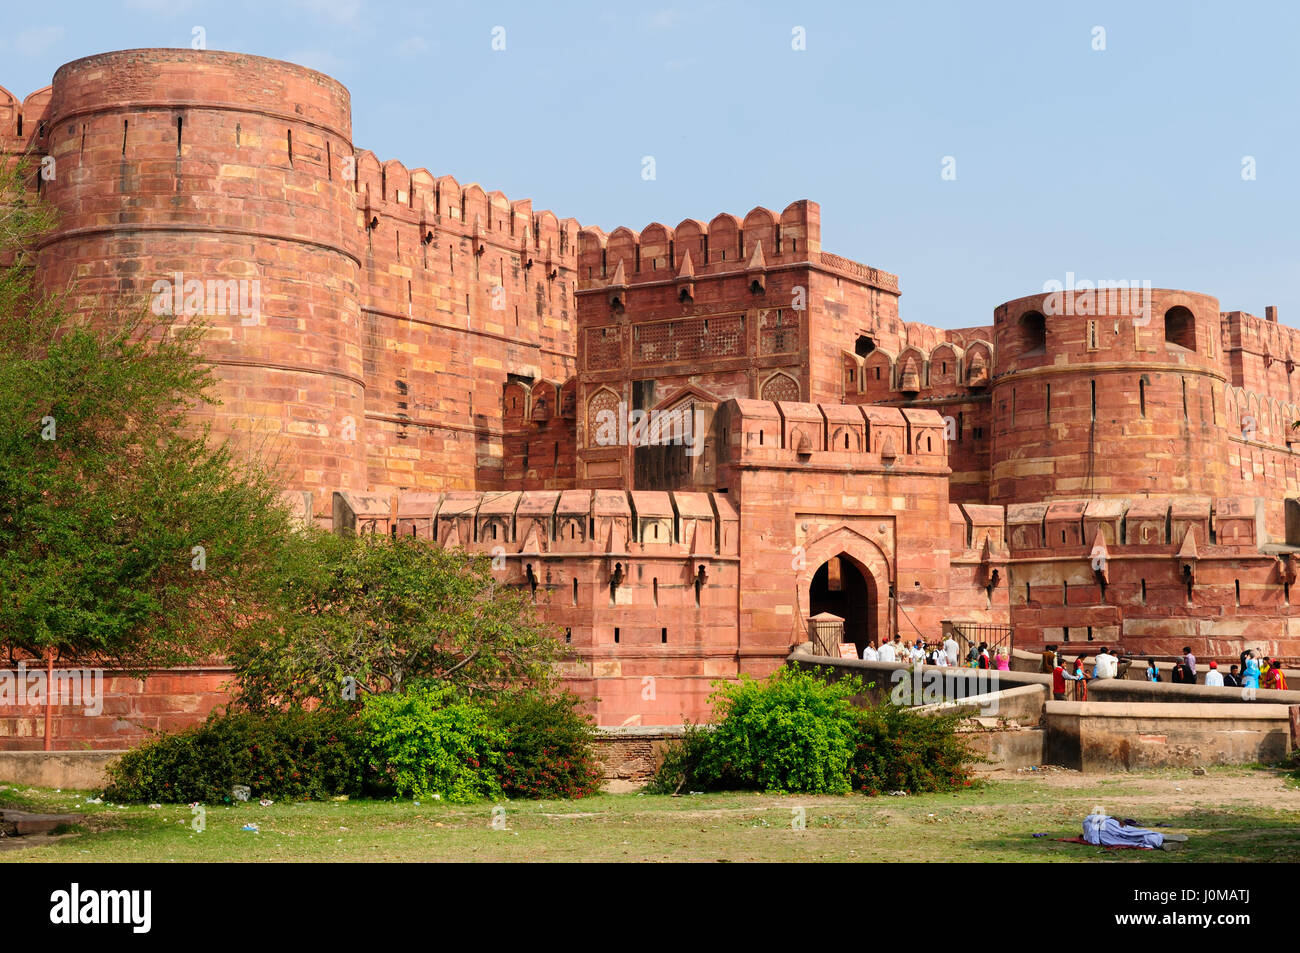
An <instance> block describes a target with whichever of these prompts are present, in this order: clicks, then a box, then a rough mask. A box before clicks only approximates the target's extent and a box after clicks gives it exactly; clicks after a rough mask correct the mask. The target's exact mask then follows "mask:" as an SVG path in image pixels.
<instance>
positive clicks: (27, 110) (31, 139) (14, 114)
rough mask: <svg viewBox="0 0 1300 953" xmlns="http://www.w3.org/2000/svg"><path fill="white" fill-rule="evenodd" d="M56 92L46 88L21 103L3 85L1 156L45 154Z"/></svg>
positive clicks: (1, 90)
mask: <svg viewBox="0 0 1300 953" xmlns="http://www.w3.org/2000/svg"><path fill="white" fill-rule="evenodd" d="M53 92H54V87H53V86H46V87H44V88H42V89H38V90H36V91H35V92H33V93H31V94H29V95H28V97H27V98H26V99H21V100H20V99H19V98H18V97H17V96H15V95H14V94H13V93H11V92H9V90H7V89H5V88H4V87H3V86H0V156H4V155H23V154H32V155H38V156H39V155H41V154H42V152H43V150H44V148H45V145H46V134H47V132H48V128H47V125H48V119H49V109H50V98H51V97H52V96H53Z"/></svg>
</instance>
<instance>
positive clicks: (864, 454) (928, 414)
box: [714, 399, 947, 469]
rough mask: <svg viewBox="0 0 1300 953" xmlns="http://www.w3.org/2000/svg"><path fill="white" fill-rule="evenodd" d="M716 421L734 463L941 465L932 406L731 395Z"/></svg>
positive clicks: (941, 445)
mask: <svg viewBox="0 0 1300 953" xmlns="http://www.w3.org/2000/svg"><path fill="white" fill-rule="evenodd" d="M714 427H715V429H716V430H717V433H718V435H719V440H720V441H721V443H722V445H723V447H724V449H725V451H726V453H727V454H729V455H730V457H731V459H732V461H733V463H736V464H758V463H767V464H776V463H779V462H781V461H799V462H803V463H840V464H843V465H848V466H852V467H854V468H857V469H869V468H874V467H879V468H890V467H893V466H895V465H899V466H901V467H944V466H946V462H947V442H946V441H945V440H944V421H943V418H942V417H941V416H940V415H939V414H937V413H936V412H935V411H933V410H918V409H914V408H901V409H900V408H898V407H885V406H875V405H870V404H814V403H799V402H792V401H766V400H745V399H732V400H729V401H727V402H726V403H724V404H722V405H721V407H719V409H718V414H717V416H716V418H715V420H714Z"/></svg>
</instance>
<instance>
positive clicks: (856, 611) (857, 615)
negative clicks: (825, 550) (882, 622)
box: [808, 553, 880, 657]
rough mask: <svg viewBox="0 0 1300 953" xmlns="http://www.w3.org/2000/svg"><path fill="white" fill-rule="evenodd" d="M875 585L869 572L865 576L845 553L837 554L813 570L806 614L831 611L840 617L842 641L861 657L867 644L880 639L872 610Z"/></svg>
mask: <svg viewBox="0 0 1300 953" xmlns="http://www.w3.org/2000/svg"><path fill="white" fill-rule="evenodd" d="M875 588H876V586H875V580H874V579H873V578H872V576H871V573H869V572H868V573H866V574H865V575H864V573H863V572H862V570H860V569H859V568H858V567H857V565H856V564H855V563H854V562H853V560H852V559H850V558H849V556H848V554H847V553H840V554H838V555H836V556H832V557H831V558H830V559H828V560H826V562H824V563H822V564H821V565H820V566H818V567H817V571H816V572H815V573H813V576H812V581H811V582H810V584H809V587H808V613H809V615H810V616H815V615H817V614H818V613H820V612H830V613H833V614H835V615H837V616H839V617H840V618H841V619H843V620H844V641H845V642H852V643H853V644H854V645H856V646H857V647H858V655H859V657H860V656H861V655H862V650H863V649H864V648H865V647H866V646H867V645H868V644H870V643H871V642H872V641H875V642H876V643H877V644H879V642H880V636H879V634H878V633H877V632H876V620H875V615H874V611H873V610H874V607H875V603H876V602H877V600H878V598H879V597H878V596H877V595H876V593H875Z"/></svg>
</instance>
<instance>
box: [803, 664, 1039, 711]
mask: <svg viewBox="0 0 1300 953" xmlns="http://www.w3.org/2000/svg"><path fill="white" fill-rule="evenodd" d="M789 664H791V665H796V666H798V667H799V668H801V669H804V670H805V671H812V670H814V669H819V668H820V669H824V670H827V671H824V672H823V674H824V675H825V677H826V678H827V679H828V680H830V681H839V680H840V679H841V678H844V677H845V676H846V675H856V676H858V677H859V678H861V679H862V680H863V681H864V682H875V683H876V686H875V688H873V689H870V690H868V691H867V692H864V693H863V696H862V697H863V698H864V699H865V700H867V701H870V702H872V703H875V702H879V701H881V700H883V699H886V698H888V697H889V695H890V692H891V690H892V689H893V688H894V687H895V686H896V685H898V684H899V682H901V681H904V680H910V679H911V678H912V675H911V670H912V669H911V666H910V665H907V664H905V663H903V662H868V661H864V660H863V659H846V658H833V657H832V656H829V655H805V654H802V653H795V654H793V655H791V656H790V658H789ZM917 668H919V669H920V671H921V674H922V678H923V684H924V677H925V676H926V675H927V674H929V673H938V674H940V675H942V676H943V679H944V682H945V683H948V684H951V683H952V682H953V681H956V682H957V683H958V684H959V685H960V686H961V695H962V697H963V698H966V697H970V696H972V695H981V694H984V693H985V692H988V691H990V690H995V691H1001V690H1005V689H1008V688H1020V687H1022V686H1025V685H1046V686H1048V690H1049V691H1050V690H1051V684H1052V676H1050V675H1040V674H1038V673H1037V672H1016V671H1009V672H999V671H996V670H994V671H988V670H985V671H981V670H980V669H976V668H962V667H956V666H946V665H920V666H917ZM896 672H897V673H902V674H899V675H896V674H895V673H896Z"/></svg>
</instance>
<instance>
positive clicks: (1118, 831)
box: [1083, 814, 1165, 850]
mask: <svg viewBox="0 0 1300 953" xmlns="http://www.w3.org/2000/svg"><path fill="white" fill-rule="evenodd" d="M1083 839H1084V840H1086V841H1087V842H1088V843H1089V844H1097V845H1099V846H1101V847H1146V848H1149V849H1153V850H1154V849H1156V848H1159V847H1163V846H1164V843H1165V836H1164V835H1163V834H1161V833H1160V832H1159V831H1149V830H1146V829H1145V828H1142V827H1125V826H1124V825H1123V824H1121V823H1120V822H1119V821H1117V820H1115V818H1113V817H1110V816H1108V815H1106V814H1089V815H1088V816H1087V817H1085V818H1084V819H1083Z"/></svg>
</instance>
